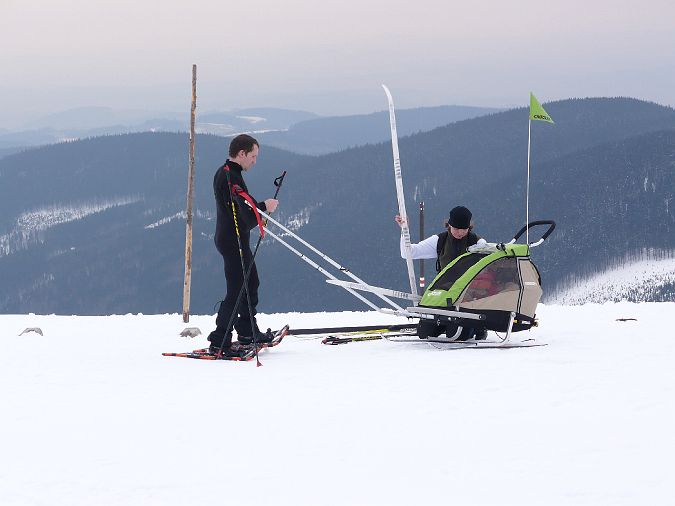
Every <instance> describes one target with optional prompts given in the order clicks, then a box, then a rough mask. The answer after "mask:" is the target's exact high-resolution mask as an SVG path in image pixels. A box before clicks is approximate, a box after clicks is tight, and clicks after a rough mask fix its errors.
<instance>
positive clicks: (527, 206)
mask: <svg viewBox="0 0 675 506" xmlns="http://www.w3.org/2000/svg"><path fill="white" fill-rule="evenodd" d="M531 132H532V119H529V120H528V122H527V187H526V190H525V226H526V227H527V224H528V223H530V137H531ZM525 244H528V245H529V244H530V229H529V228H527V229H526V231H525Z"/></svg>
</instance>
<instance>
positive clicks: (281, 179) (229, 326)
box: [218, 170, 286, 367]
mask: <svg viewBox="0 0 675 506" xmlns="http://www.w3.org/2000/svg"><path fill="white" fill-rule="evenodd" d="M226 176H227V188H228V191H229V193H230V205H231V206H232V217H233V218H234V230H235V233H236V235H237V245H238V246H239V260H240V262H241V272H243V273H244V283H243V285H242V287H241V289H240V290H239V294H238V295H237V301H236V302H235V303H234V309H233V310H232V314H231V315H230V320H229V322H228V323H227V329H226V332H225V335H226V336H227V335H229V334H230V332H232V328H233V327H234V320H235V318H236V317H237V313H238V311H237V310H238V309H239V304H240V303H241V299H242V297H243V295H244V292H245V293H246V302H247V304H248V314H249V316H250V318H251V332H252V334H253V347H254V349H255V360H256V367H260V366H261V365H262V364H261V363H260V359H259V358H258V343H257V341H256V339H257V335H256V334H257V333H256V331H255V329H256V325H255V321H254V319H253V308H252V307H251V296H250V294H249V291H248V278H249V277H250V275H251V270H252V269H253V265H255V264H254V262H255V257H256V255H257V254H258V248H260V243H261V242H262V239H263V236H262V234H260V237H258V242H257V243H256V245H255V249H254V250H253V255H252V256H251V262H250V263H249V266H248V268H246V263H245V261H244V250H243V248H242V242H241V235H240V234H239V224H238V220H237V210H236V206H235V204H234V200H233V199H232V183H231V182H230V171H229V170H228V171H227V172H226ZM285 177H286V171H283V172H282V173H281V175H280V176H279V177H277V178H275V179H274V186H276V190H275V191H274V199H276V198H277V196H278V195H279V190H281V185H282V184H283V182H284V178H285ZM266 226H267V218H265V222H264V224H263V228H264V227H266ZM224 343H225V341H223V342H221V344H220V348H219V349H218V355H220V354H221V353H222V352H223V344H224Z"/></svg>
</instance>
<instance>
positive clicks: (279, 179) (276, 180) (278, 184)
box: [274, 171, 286, 197]
mask: <svg viewBox="0 0 675 506" xmlns="http://www.w3.org/2000/svg"><path fill="white" fill-rule="evenodd" d="M285 177H286V171H283V172H282V173H281V176H279V177H277V178H274V186H276V187H277V190H276V193H275V194H274V197H276V196H277V194H278V193H279V190H280V189H281V185H282V184H283V182H284V178H285Z"/></svg>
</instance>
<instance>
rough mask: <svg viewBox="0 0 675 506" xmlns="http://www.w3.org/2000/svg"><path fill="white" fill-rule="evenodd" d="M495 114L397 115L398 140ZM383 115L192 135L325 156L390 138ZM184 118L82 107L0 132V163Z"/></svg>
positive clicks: (456, 109) (206, 123) (447, 110)
mask: <svg viewBox="0 0 675 506" xmlns="http://www.w3.org/2000/svg"><path fill="white" fill-rule="evenodd" d="M497 111H499V109H491V108H483V107H466V106H438V107H423V108H418V109H404V110H402V111H399V115H400V117H401V120H402V121H401V125H402V130H401V135H409V134H412V133H415V132H420V131H427V130H431V129H433V128H436V127H438V126H441V125H447V124H448V123H452V122H454V121H461V120H464V119H468V118H473V117H477V116H481V115H484V114H489V113H493V112H497ZM387 115H388V112H384V111H383V112H379V113H373V114H369V115H356V116H339V117H324V118H320V117H318V116H317V115H316V114H314V113H310V112H305V111H293V110H287V109H275V108H269V107H268V108H250V109H238V110H235V111H230V112H213V113H205V114H201V113H198V114H197V117H196V125H195V130H196V132H197V133H201V134H214V135H220V136H226V137H231V136H232V135H235V134H238V133H242V132H250V133H253V134H254V135H256V136H257V137H258V138H259V139H260V140H261V141H262V142H264V143H265V145H267V146H275V147H279V148H282V149H286V150H289V151H294V152H297V153H302V154H314V155H316V154H325V153H330V152H334V151H339V150H342V149H346V148H349V147H352V146H358V145H363V144H368V143H375V142H382V141H383V140H385V139H387V138H388V136H389V127H388V122H387V120H386V117H387ZM189 127H190V118H189V114H177V113H169V114H165V115H164V116H162V117H158V118H148V117H147V113H146V117H144V116H143V113H142V112H138V111H127V112H125V111H121V112H118V111H114V110H113V109H109V108H105V107H85V108H79V109H72V110H69V111H64V112H62V113H58V114H53V115H50V116H47V117H45V118H42V119H40V120H36V121H34V122H32V123H30V124H29V125H28V126H27V128H26V129H21V130H18V131H4V132H3V131H0V158H2V157H3V156H6V155H9V154H13V153H17V152H19V151H22V150H24V149H26V148H30V147H36V146H41V145H46V144H54V143H58V142H63V141H72V140H77V139H84V138H89V137H97V136H101V135H117V134H122V133H137V132H187V131H189Z"/></svg>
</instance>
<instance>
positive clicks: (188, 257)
mask: <svg viewBox="0 0 675 506" xmlns="http://www.w3.org/2000/svg"><path fill="white" fill-rule="evenodd" d="M196 111H197V65H192V109H191V112H190V147H189V156H188V158H189V162H188V191H187V220H186V222H185V278H184V280H183V322H185V323H187V322H189V321H190V284H191V282H192V196H193V193H194V191H193V188H194V181H195V113H196Z"/></svg>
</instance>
